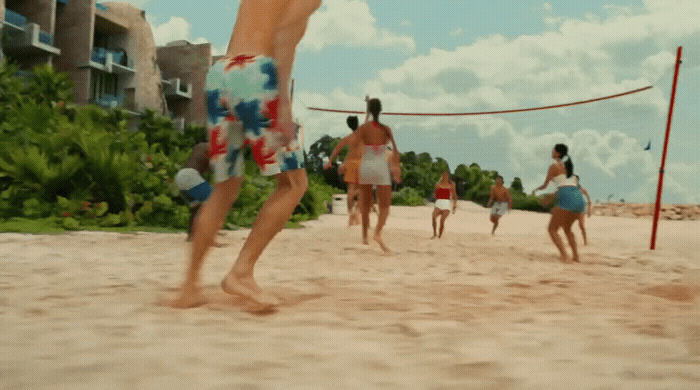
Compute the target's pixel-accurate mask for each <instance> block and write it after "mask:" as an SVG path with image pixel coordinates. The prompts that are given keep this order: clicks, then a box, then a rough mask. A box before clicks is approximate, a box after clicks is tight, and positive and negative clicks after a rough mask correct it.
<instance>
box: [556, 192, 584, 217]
mask: <svg viewBox="0 0 700 390" xmlns="http://www.w3.org/2000/svg"><path fill="white" fill-rule="evenodd" d="M557 206H559V208H560V209H562V210H568V211H571V212H572V213H583V212H584V211H585V210H586V203H585V202H584V200H583V195H582V194H581V190H580V189H579V188H578V187H573V186H566V187H561V188H559V192H557Z"/></svg>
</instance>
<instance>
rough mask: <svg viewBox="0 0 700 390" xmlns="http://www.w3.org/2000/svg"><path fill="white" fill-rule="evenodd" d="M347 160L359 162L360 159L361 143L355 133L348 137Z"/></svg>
mask: <svg viewBox="0 0 700 390" xmlns="http://www.w3.org/2000/svg"><path fill="white" fill-rule="evenodd" d="M348 138H349V141H348V155H347V157H346V158H347V159H348V160H359V159H361V158H362V141H361V140H360V137H358V136H357V133H352V134H350V135H349V136H348Z"/></svg>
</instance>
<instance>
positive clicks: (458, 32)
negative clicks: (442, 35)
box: [450, 27, 464, 37]
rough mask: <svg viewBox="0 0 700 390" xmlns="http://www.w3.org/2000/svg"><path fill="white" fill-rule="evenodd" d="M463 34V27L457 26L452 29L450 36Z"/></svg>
mask: <svg viewBox="0 0 700 390" xmlns="http://www.w3.org/2000/svg"><path fill="white" fill-rule="evenodd" d="M462 34H464V30H462V28H461V27H457V28H455V29H454V30H452V31H450V36H453V37H458V36H460V35H462Z"/></svg>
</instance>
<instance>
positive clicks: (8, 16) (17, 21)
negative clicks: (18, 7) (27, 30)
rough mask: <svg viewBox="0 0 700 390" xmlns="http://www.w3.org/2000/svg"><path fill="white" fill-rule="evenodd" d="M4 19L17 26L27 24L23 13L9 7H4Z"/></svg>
mask: <svg viewBox="0 0 700 390" xmlns="http://www.w3.org/2000/svg"><path fill="white" fill-rule="evenodd" d="M5 21H6V22H7V23H10V24H13V25H15V26H17V27H24V25H25V24H27V18H26V17H25V16H24V15H21V14H18V13H17V12H15V11H12V10H9V9H5Z"/></svg>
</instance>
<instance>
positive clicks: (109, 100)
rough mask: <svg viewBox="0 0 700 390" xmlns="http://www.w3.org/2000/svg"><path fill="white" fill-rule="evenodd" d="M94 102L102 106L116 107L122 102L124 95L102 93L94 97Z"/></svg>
mask: <svg viewBox="0 0 700 390" xmlns="http://www.w3.org/2000/svg"><path fill="white" fill-rule="evenodd" d="M95 104H97V105H98V106H100V107H102V108H116V107H119V106H121V105H123V104H124V95H112V94H103V95H102V96H100V97H98V98H95Z"/></svg>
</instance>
